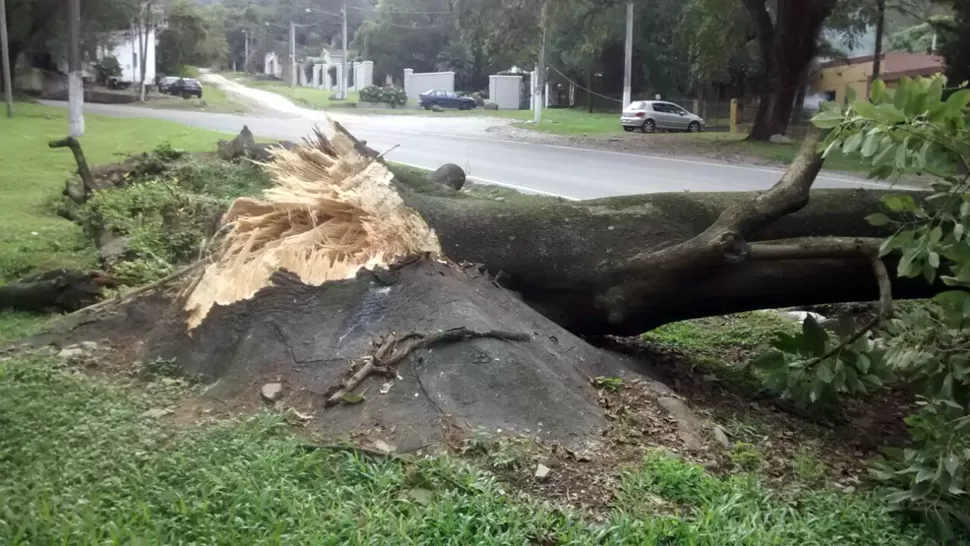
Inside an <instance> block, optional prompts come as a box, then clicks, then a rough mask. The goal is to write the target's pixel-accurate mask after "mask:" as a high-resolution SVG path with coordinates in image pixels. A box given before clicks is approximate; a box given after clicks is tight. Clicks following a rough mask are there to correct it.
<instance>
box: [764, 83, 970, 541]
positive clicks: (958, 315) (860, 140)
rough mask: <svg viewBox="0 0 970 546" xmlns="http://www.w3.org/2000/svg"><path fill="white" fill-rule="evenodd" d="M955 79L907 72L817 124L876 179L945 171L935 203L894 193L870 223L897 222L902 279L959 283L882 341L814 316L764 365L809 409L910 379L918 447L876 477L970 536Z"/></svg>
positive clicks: (963, 191) (892, 247) (965, 179)
mask: <svg viewBox="0 0 970 546" xmlns="http://www.w3.org/2000/svg"><path fill="white" fill-rule="evenodd" d="M946 86H947V80H946V78H945V77H942V76H940V77H934V78H918V79H915V80H910V79H907V78H904V79H903V80H902V81H900V83H899V85H898V87H897V88H896V89H887V88H886V86H885V84H884V83H883V82H881V81H879V80H877V81H876V82H875V83H874V84H873V86H872V90H871V96H870V99H869V100H854V101H853V102H851V104H850V105H849V106H848V107H847V108H846V109H845V110H844V111H843V110H842V109H841V108H840V106H839V105H836V104H831V103H830V104H827V105H826V106H825V107H824V109H823V111H822V112H820V113H819V114H818V115H817V116H816V117H815V118H814V123H815V124H816V125H817V126H819V127H821V128H823V129H828V130H830V133H829V135H828V137H827V138H826V142H825V143H826V151H825V154H830V153H833V152H834V151H836V150H838V151H841V153H843V154H848V155H856V156H858V157H860V158H861V159H862V160H863V161H865V162H866V163H867V164H869V165H871V167H872V170H871V173H870V176H871V177H872V178H876V179H896V178H898V177H900V176H901V175H902V174H903V173H906V172H910V171H918V172H924V173H928V174H930V175H931V176H933V177H934V178H935V183H934V184H933V190H934V193H933V194H932V195H931V196H930V197H929V199H928V200H927V202H928V203H929V205H922V204H920V203H917V202H916V201H915V200H914V199H913V198H912V197H910V196H895V197H889V198H886V199H885V206H886V212H885V213H877V214H873V215H871V216H869V218H868V220H869V222H870V223H872V224H874V225H877V226H887V225H891V226H892V227H894V228H895V233H894V234H893V235H892V236H891V237H889V238H888V239H886V240H885V241H884V242H883V243H882V245H881V247H880V248H879V256H880V257H886V258H890V257H891V258H893V259H897V258H898V262H897V275H898V276H899V277H904V278H905V277H910V278H918V277H922V278H924V279H925V281H926V282H930V283H932V282H936V281H937V280H938V279H939V280H940V281H942V282H943V283H946V284H947V285H949V286H951V287H953V289H952V290H950V291H946V292H943V293H941V294H939V295H938V296H936V298H935V299H934V301H933V303H932V304H930V305H925V306H918V307H916V308H914V309H910V310H907V311H905V312H902V313H899V314H897V315H895V316H893V317H891V318H889V319H887V320H885V321H884V322H883V323H882V325H881V326H880V327H879V329H878V339H876V340H873V341H869V340H867V339H866V338H865V337H859V336H857V335H854V336H851V337H852V338H853V339H859V340H860V341H859V342H856V343H840V342H838V341H832V340H831V339H830V337H829V335H828V334H827V333H826V332H825V331H824V330H822V329H821V328H819V327H818V325H816V324H815V323H814V321H813V320H811V319H807V320H806V322H805V326H804V328H805V333H804V335H803V336H802V337H800V338H797V339H796V338H791V337H788V338H784V339H783V338H780V342H779V343H777V344H776V345H775V350H773V351H771V352H769V353H766V354H765V355H762V356H761V357H759V358H758V359H757V360H756V361H755V364H756V365H757V366H758V367H759V368H760V369H761V370H762V371H764V372H765V377H766V379H767V383H766V386H768V387H769V388H771V389H773V390H774V391H775V392H777V393H779V394H781V395H782V396H786V397H789V398H791V399H793V400H794V401H796V402H797V403H801V404H802V405H804V406H806V407H812V406H818V405H823V404H831V403H833V402H835V401H837V399H838V396H839V395H848V394H857V393H865V392H871V391H872V389H873V388H875V387H879V386H881V385H883V384H889V383H891V382H903V383H904V384H905V385H907V386H908V388H909V389H911V390H912V391H913V392H914V394H915V395H916V396H917V400H918V409H917V410H916V412H915V413H914V414H913V415H911V416H910V417H909V418H908V419H907V424H908V425H909V427H910V431H911V433H912V436H913V441H912V446H911V447H910V448H909V449H906V450H905V451H902V452H899V453H894V454H890V457H888V458H887V459H885V460H883V461H879V462H877V463H875V464H874V465H873V475H874V476H875V477H876V478H878V479H881V480H883V481H885V482H886V485H887V499H888V500H889V501H890V502H891V503H892V504H893V505H894V506H896V507H897V508H898V509H900V510H903V511H907V512H911V513H914V514H917V515H919V516H921V517H922V518H923V519H924V520H925V521H926V522H927V523H928V524H929V525H930V528H931V529H932V530H933V531H934V532H935V533H936V534H937V535H938V536H940V537H941V538H943V539H946V540H952V539H953V538H954V537H955V536H957V535H963V536H966V535H967V534H968V533H970V518H968V516H967V514H970V497H968V494H967V492H966V489H967V487H968V486H970V476H968V475H967V473H966V469H967V467H968V465H970V236H968V235H970V176H968V175H967V174H962V175H959V174H953V173H954V169H953V167H954V165H959V166H962V167H963V172H966V166H967V164H968V162H970V120H968V115H967V106H968V104H970V89H960V90H958V91H956V92H954V93H952V94H950V95H949V97H947V98H946V99H944V98H943V97H944V92H945V89H946ZM843 334H847V332H843ZM829 347H832V349H829ZM863 373H865V374H867V375H865V376H862V375H861V374H863ZM872 376H875V377H872ZM860 386H861V387H863V388H860Z"/></svg>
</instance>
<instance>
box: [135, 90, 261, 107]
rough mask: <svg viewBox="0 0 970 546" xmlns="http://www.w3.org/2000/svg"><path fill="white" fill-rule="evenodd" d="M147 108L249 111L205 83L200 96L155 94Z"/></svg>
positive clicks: (147, 103)
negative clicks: (188, 97)
mask: <svg viewBox="0 0 970 546" xmlns="http://www.w3.org/2000/svg"><path fill="white" fill-rule="evenodd" d="M135 106H148V107H149V108H165V109H171V110H197V111H199V112H219V113H224V114H238V113H244V112H247V111H249V109H248V108H247V107H246V105H245V104H242V103H241V102H239V101H236V100H234V99H233V98H232V97H230V96H229V95H227V94H226V93H225V92H224V91H223V90H222V89H219V88H218V87H216V86H215V85H206V86H205V89H203V90H202V98H201V99H196V98H191V99H183V98H181V97H173V96H170V95H156V98H154V99H153V100H151V101H149V102H146V103H145V104H144V105H142V104H135Z"/></svg>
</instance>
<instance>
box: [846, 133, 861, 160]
mask: <svg viewBox="0 0 970 546" xmlns="http://www.w3.org/2000/svg"><path fill="white" fill-rule="evenodd" d="M861 145H862V133H856V134H854V135H852V136H850V137H849V138H847V139H845V142H844V143H842V153H844V154H846V155H849V154H852V153H855V152H856V151H857V150H858V149H859V146H861Z"/></svg>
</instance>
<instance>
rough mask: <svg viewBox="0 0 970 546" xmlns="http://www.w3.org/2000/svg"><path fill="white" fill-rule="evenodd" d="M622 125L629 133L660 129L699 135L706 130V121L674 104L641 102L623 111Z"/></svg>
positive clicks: (632, 104)
mask: <svg viewBox="0 0 970 546" xmlns="http://www.w3.org/2000/svg"><path fill="white" fill-rule="evenodd" d="M620 125H622V126H623V130H624V131H626V132H628V133H629V132H631V131H633V130H634V129H640V130H641V131H643V132H644V133H653V132H655V131H657V130H658V129H663V130H665V131H687V132H690V133H699V132H701V131H703V130H704V119H703V118H701V117H700V116H698V115H696V114H692V113H690V112H688V111H687V110H685V109H684V108H683V107H681V106H678V105H676V104H674V103H672V102H665V101H659V100H641V101H634V102H631V103H630V106H627V107H626V108H625V109H624V110H623V113H622V114H620Z"/></svg>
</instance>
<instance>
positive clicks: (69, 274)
mask: <svg viewBox="0 0 970 546" xmlns="http://www.w3.org/2000/svg"><path fill="white" fill-rule="evenodd" d="M110 286H115V281H114V279H112V278H111V277H110V276H109V275H107V274H106V273H104V272H101V271H92V272H88V271H78V270H73V269H54V270H51V271H45V272H43V273H39V274H37V275H31V276H29V277H25V278H23V279H21V280H19V281H17V282H15V283H10V284H6V285H3V286H0V309H13V310H18V311H31V312H45V311H51V310H53V311H60V312H73V311H77V310H79V309H82V308H85V307H88V306H90V305H94V304H95V303H97V302H99V301H101V299H102V298H103V295H104V293H103V290H104V288H105V287H110Z"/></svg>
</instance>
